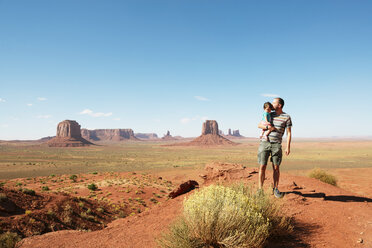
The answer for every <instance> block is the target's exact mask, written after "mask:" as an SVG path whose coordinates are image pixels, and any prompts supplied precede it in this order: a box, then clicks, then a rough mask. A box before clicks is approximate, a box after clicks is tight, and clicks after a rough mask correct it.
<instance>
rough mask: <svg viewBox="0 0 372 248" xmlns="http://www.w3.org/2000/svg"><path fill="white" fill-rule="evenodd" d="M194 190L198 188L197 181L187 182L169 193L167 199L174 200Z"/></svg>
mask: <svg viewBox="0 0 372 248" xmlns="http://www.w3.org/2000/svg"><path fill="white" fill-rule="evenodd" d="M195 188H199V184H198V182H197V181H194V180H188V181H187V182H184V183H181V184H180V185H179V186H178V187H177V188H176V189H174V190H173V191H172V192H170V193H169V195H168V197H169V198H175V197H177V196H179V195H182V194H185V193H187V192H189V191H191V190H193V189H195Z"/></svg>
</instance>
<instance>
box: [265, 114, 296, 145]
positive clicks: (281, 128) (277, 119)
mask: <svg viewBox="0 0 372 248" xmlns="http://www.w3.org/2000/svg"><path fill="white" fill-rule="evenodd" d="M271 118H272V120H273V121H272V123H273V124H274V127H275V128H276V130H277V131H272V132H271V133H270V134H269V141H270V142H278V143H282V138H283V135H284V132H285V130H286V129H287V128H288V127H291V126H292V120H291V117H290V116H289V114H287V113H284V112H283V113H281V114H280V115H277V114H276V112H272V113H271ZM262 140H265V139H264V138H263V139H262Z"/></svg>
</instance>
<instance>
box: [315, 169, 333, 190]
mask: <svg viewBox="0 0 372 248" xmlns="http://www.w3.org/2000/svg"><path fill="white" fill-rule="evenodd" d="M308 176H309V177H311V178H315V179H318V180H320V181H322V182H324V183H328V184H331V185H333V186H337V179H336V177H335V176H333V175H331V174H328V173H327V172H325V171H324V170H321V169H319V168H315V169H313V170H312V171H310V173H309V175H308Z"/></svg>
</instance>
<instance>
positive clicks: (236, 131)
mask: <svg viewBox="0 0 372 248" xmlns="http://www.w3.org/2000/svg"><path fill="white" fill-rule="evenodd" d="M232 136H235V137H241V135H240V132H239V129H238V130H233V133H232Z"/></svg>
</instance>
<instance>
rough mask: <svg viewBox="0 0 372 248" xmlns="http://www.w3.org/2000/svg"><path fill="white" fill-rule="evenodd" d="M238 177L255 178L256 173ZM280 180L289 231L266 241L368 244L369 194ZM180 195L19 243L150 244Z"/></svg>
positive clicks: (178, 205) (371, 228)
mask: <svg viewBox="0 0 372 248" xmlns="http://www.w3.org/2000/svg"><path fill="white" fill-rule="evenodd" d="M370 172H371V171H370ZM196 173H197V172H193V173H191V174H192V176H191V177H187V175H188V173H186V174H183V175H182V174H181V176H177V173H175V174H173V175H172V173H169V176H170V177H173V178H175V179H178V180H179V181H182V180H187V179H195V175H196ZM370 175H372V173H371V174H370ZM193 177H194V178H193ZM267 179H268V181H267V182H266V185H265V186H266V187H267V188H269V187H270V181H271V176H270V175H267ZM243 181H245V182H252V183H253V184H255V183H256V182H257V174H252V175H251V176H250V177H248V178H245V179H244V180H243ZM199 182H200V179H199ZM293 182H295V184H296V185H297V186H294V183H293ZM280 185H281V187H280V189H281V190H282V191H283V192H286V196H285V197H284V198H283V199H278V201H280V202H281V203H282V207H283V212H284V213H285V214H287V215H289V216H292V217H293V220H294V226H295V229H294V230H295V232H294V235H293V236H291V237H288V238H287V239H285V240H280V241H276V242H271V243H269V244H268V247H335V248H336V247H337V248H339V247H372V199H371V198H367V197H362V196H358V195H356V194H354V193H351V192H350V191H347V190H345V189H341V188H338V187H334V186H331V185H328V184H325V183H322V182H320V181H318V180H316V179H311V178H307V177H302V176H294V175H290V174H287V173H282V175H281V183H280ZM192 193H193V192H189V193H188V194H186V196H187V195H189V194H192ZM184 197H185V196H179V197H177V198H175V199H171V200H167V201H164V202H162V203H161V204H156V205H155V206H153V207H152V208H151V209H149V210H148V211H145V212H143V213H140V214H137V215H134V216H129V217H127V218H124V219H118V220H115V221H113V222H112V223H109V224H108V227H107V228H105V229H102V230H99V231H94V232H79V231H57V232H52V233H47V234H44V235H39V236H33V237H29V238H26V239H24V240H22V241H21V242H20V243H19V247H48V248H49V247H50V246H51V244H53V247H126V248H135V247H138V248H147V247H149V248H152V247H156V242H155V240H156V238H157V237H159V235H160V233H161V232H163V231H166V230H167V227H168V226H169V224H170V223H172V221H174V220H175V219H176V218H177V216H179V215H180V213H181V211H182V201H183V199H184ZM358 241H362V243H360V242H358Z"/></svg>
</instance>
